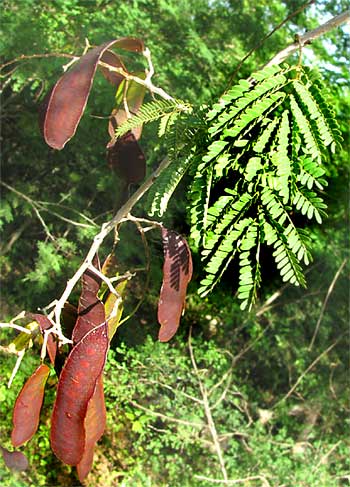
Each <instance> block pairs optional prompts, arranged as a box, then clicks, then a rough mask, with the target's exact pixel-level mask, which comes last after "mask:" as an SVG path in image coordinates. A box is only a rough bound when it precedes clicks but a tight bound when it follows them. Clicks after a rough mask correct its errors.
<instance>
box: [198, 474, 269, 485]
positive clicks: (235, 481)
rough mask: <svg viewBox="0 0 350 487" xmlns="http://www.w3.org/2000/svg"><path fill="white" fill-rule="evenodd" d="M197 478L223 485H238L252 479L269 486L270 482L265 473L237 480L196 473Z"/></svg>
mask: <svg viewBox="0 0 350 487" xmlns="http://www.w3.org/2000/svg"><path fill="white" fill-rule="evenodd" d="M195 478H196V479H198V480H205V481H206V482H211V483H213V484H223V485H236V484H242V483H244V482H249V481H252V480H262V482H263V484H262V485H263V486H264V487H269V486H270V483H269V482H268V480H267V478H266V477H264V476H263V475H252V476H251V477H245V478H243V479H236V480H221V479H213V478H209V477H205V476H204V475H195Z"/></svg>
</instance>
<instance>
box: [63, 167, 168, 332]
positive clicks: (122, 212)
mask: <svg viewBox="0 0 350 487" xmlns="http://www.w3.org/2000/svg"><path fill="white" fill-rule="evenodd" d="M169 164H170V160H169V159H168V158H165V159H163V161H162V162H161V163H160V164H159V166H158V168H157V169H156V170H155V171H154V172H153V173H152V174H151V175H150V176H149V177H148V179H146V181H145V182H144V183H143V184H142V185H141V186H140V187H139V188H138V189H137V190H136V191H135V193H134V194H132V195H131V197H130V198H129V199H128V201H127V202H126V203H125V204H124V205H123V206H122V207H121V208H120V209H119V210H118V211H117V213H116V215H115V216H114V217H113V218H112V219H111V220H109V221H108V222H106V223H103V225H102V226H101V230H100V232H99V233H98V234H97V235H95V238H94V240H93V243H92V245H91V247H90V249H89V251H88V253H87V255H86V257H85V260H84V262H83V263H82V265H81V266H80V267H79V269H78V270H77V271H76V273H75V274H74V275H73V277H72V278H71V279H70V280H69V281H68V282H67V286H66V288H65V290H64V292H63V294H62V296H61V297H60V299H59V300H58V301H56V303H55V308H54V311H53V314H54V317H55V327H56V328H57V329H58V330H60V332H61V334H62V331H61V322H60V316H61V312H62V309H63V307H64V304H65V302H66V301H68V298H69V296H70V294H71V293H72V291H73V289H74V287H75V285H76V284H77V283H78V281H79V279H80V278H81V277H82V275H83V274H84V272H85V271H86V270H87V269H88V268H89V267H90V266H91V265H92V261H93V258H94V257H95V254H96V252H97V251H98V249H99V247H100V245H101V244H102V242H103V241H104V239H105V238H106V237H107V235H108V234H109V233H110V232H111V231H112V230H114V229H115V228H116V227H117V226H118V224H119V223H120V222H121V221H122V220H123V219H124V218H126V217H127V216H128V215H129V213H130V212H131V210H132V208H133V207H134V206H135V205H136V203H137V202H138V201H139V200H140V199H141V198H142V196H143V195H144V194H145V193H146V192H147V191H148V190H149V188H150V187H151V186H152V185H153V183H154V181H155V180H156V179H157V178H158V176H159V175H160V174H161V173H162V172H163V170H164V169H166V168H167V167H168V165H169Z"/></svg>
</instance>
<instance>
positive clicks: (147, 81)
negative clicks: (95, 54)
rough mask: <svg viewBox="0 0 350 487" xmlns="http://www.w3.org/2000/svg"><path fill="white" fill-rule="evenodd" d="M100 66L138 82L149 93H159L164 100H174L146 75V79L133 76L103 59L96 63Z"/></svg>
mask: <svg viewBox="0 0 350 487" xmlns="http://www.w3.org/2000/svg"><path fill="white" fill-rule="evenodd" d="M98 64H99V65H100V66H102V67H103V68H106V69H109V71H113V72H115V73H119V74H121V75H122V76H123V77H124V78H125V79H127V80H129V81H135V83H138V84H140V85H142V86H144V87H145V88H147V89H148V90H149V91H150V92H151V93H155V94H157V95H159V96H160V97H161V98H164V100H171V101H175V98H173V97H172V96H171V95H169V94H168V93H167V92H166V91H164V90H163V88H159V87H157V86H154V84H153V83H152V81H151V80H150V78H149V77H148V76H147V77H146V79H142V78H139V77H138V76H134V75H133V74H130V73H127V72H126V71H125V70H124V69H123V68H117V67H115V66H111V65H110V64H107V63H104V62H103V61H99V63H98Z"/></svg>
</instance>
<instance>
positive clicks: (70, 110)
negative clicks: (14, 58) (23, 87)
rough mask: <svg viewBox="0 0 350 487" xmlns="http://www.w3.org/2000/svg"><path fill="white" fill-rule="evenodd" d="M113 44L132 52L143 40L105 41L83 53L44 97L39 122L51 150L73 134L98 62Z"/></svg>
mask: <svg viewBox="0 0 350 487" xmlns="http://www.w3.org/2000/svg"><path fill="white" fill-rule="evenodd" d="M112 46H115V47H119V48H122V49H126V50H129V51H135V52H141V51H142V50H143V49H144V45H143V43H142V41H140V40H139V39H134V38H127V37H125V38H121V39H114V40H112V41H108V42H105V43H104V44H102V45H101V46H98V47H95V48H94V49H91V50H90V51H88V52H87V53H86V54H85V55H84V56H82V57H81V58H80V59H79V61H78V62H77V63H76V64H74V65H73V67H72V68H71V69H70V70H69V71H67V73H65V74H64V75H63V76H62V77H61V78H60V79H59V80H58V81H57V83H56V84H55V85H54V87H53V88H52V89H51V91H50V92H49V93H48V95H47V96H46V97H45V99H44V102H43V105H42V107H41V109H40V113H39V122H40V127H41V131H42V133H43V136H44V138H45V141H46V143H47V144H48V145H49V146H50V147H52V148H53V149H59V150H60V149H63V147H64V146H65V144H66V143H67V142H68V141H69V140H70V139H71V138H72V137H73V135H74V134H75V132H76V129H77V126H78V124H79V121H80V119H81V117H82V115H83V112H84V110H85V107H86V103H87V100H88V97H89V94H90V90H91V86H92V82H93V78H94V76H95V73H96V69H97V65H98V62H99V60H100V59H101V56H102V55H103V54H104V53H105V51H106V50H108V49H110V48H111V47H112Z"/></svg>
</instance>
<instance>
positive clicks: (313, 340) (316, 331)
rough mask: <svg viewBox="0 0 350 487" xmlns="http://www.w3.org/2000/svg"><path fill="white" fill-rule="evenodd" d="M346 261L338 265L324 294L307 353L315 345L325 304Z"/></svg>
mask: <svg viewBox="0 0 350 487" xmlns="http://www.w3.org/2000/svg"><path fill="white" fill-rule="evenodd" d="M347 261H348V258H346V259H344V260H343V262H342V263H341V264H340V266H339V269H338V270H337V272H336V273H335V275H334V277H333V279H332V282H331V284H330V286H329V288H328V291H327V294H326V297H325V300H324V301H323V304H322V308H321V312H320V316H319V317H318V320H317V323H316V327H315V331H314V334H313V335H312V339H311V342H310V345H309V351H311V350H312V347H313V345H314V343H315V340H316V337H317V334H318V330H319V328H320V325H321V321H322V319H323V316H324V312H325V309H326V307H327V303H328V300H329V298H330V296H331V294H332V292H333V289H334V286H335V283H336V282H337V280H338V278H339V276H340V274H341V272H342V270H343V269H344V266H345V264H346V263H347Z"/></svg>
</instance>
